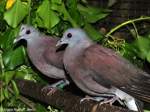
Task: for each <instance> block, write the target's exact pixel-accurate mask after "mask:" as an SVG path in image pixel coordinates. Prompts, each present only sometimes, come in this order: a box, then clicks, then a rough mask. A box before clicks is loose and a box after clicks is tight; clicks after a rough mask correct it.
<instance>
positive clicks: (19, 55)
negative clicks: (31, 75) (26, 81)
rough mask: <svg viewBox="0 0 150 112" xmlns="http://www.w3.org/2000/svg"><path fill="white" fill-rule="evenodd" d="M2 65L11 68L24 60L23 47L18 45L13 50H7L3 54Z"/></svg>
mask: <svg viewBox="0 0 150 112" xmlns="http://www.w3.org/2000/svg"><path fill="white" fill-rule="evenodd" d="M3 61H4V66H5V68H6V69H7V70H13V69H15V68H16V67H17V66H19V65H22V64H23V63H24V62H25V52H24V50H23V47H18V48H16V49H15V50H12V49H11V50H9V51H7V52H5V53H4V54H3Z"/></svg>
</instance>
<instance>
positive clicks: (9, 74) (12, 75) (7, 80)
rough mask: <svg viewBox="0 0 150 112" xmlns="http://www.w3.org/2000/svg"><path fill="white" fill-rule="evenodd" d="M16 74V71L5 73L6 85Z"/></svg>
mask: <svg viewBox="0 0 150 112" xmlns="http://www.w3.org/2000/svg"><path fill="white" fill-rule="evenodd" d="M14 75H15V72H14V71H7V72H5V73H4V80H5V84H6V85H8V83H9V82H10V81H11V80H12V78H13V77H14Z"/></svg>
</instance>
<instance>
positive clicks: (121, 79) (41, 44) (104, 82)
mask: <svg viewBox="0 0 150 112" xmlns="http://www.w3.org/2000/svg"><path fill="white" fill-rule="evenodd" d="M22 39H24V40H26V41H27V52H28V56H29V58H30V60H31V61H32V63H33V64H34V65H35V67H36V68H37V69H38V70H39V71H40V72H41V73H43V74H44V75H46V76H48V77H51V78H55V79H63V80H64V81H63V83H65V84H64V85H67V84H68V83H67V82H68V81H67V78H66V75H65V72H64V70H63V68H64V67H63V66H65V69H66V71H67V72H68V73H69V75H70V77H71V78H72V80H73V81H74V83H75V84H76V85H77V86H78V87H79V88H80V89H81V90H82V91H84V92H85V93H86V94H88V95H90V96H91V99H94V100H98V101H100V100H102V98H103V100H104V101H103V102H105V103H106V102H114V101H115V100H118V99H120V100H122V101H124V104H125V105H126V106H127V107H128V108H129V109H130V110H134V111H143V104H142V103H141V101H146V102H148V103H150V75H149V74H147V73H146V72H144V71H142V70H140V69H138V68H136V67H135V66H133V65H132V64H131V63H130V62H129V61H127V60H126V59H124V58H123V57H121V56H120V55H119V54H117V53H116V52H114V51H113V50H111V49H108V48H105V47H102V46H100V45H97V44H95V43H94V42H93V41H92V40H90V38H89V37H88V35H87V34H86V33H85V32H84V31H83V30H81V29H78V28H72V29H68V30H67V31H66V32H64V34H63V37H62V38H61V39H60V40H59V41H58V39H57V38H52V37H48V36H46V35H44V34H41V33H40V32H39V31H38V30H36V29H35V28H33V27H31V26H28V25H22V26H21V29H20V33H19V37H18V38H16V39H15V40H14V42H15V43H16V42H18V41H20V40H22ZM63 44H68V46H67V48H66V49H65V51H59V52H56V50H57V47H56V46H61V45H63ZM61 83H62V82H61ZM58 84H59V83H58ZM55 85H57V84H55ZM110 97H112V98H111V99H107V98H110ZM85 99H86V98H85ZM139 100H141V101H139Z"/></svg>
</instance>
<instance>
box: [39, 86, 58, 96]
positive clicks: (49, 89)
mask: <svg viewBox="0 0 150 112" xmlns="http://www.w3.org/2000/svg"><path fill="white" fill-rule="evenodd" d="M57 90H58V89H57V88H56V87H52V86H50V85H48V86H45V87H43V88H42V92H46V93H47V95H53V94H54V93H55V92H56V91H57Z"/></svg>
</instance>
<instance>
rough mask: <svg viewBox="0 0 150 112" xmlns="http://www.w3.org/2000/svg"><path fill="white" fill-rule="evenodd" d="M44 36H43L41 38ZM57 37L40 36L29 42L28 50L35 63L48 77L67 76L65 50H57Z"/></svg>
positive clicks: (58, 77)
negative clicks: (64, 67) (65, 71)
mask: <svg viewBox="0 0 150 112" xmlns="http://www.w3.org/2000/svg"><path fill="white" fill-rule="evenodd" d="M41 37H42V38H41ZM57 40H58V39H56V38H52V37H46V36H40V38H36V40H35V41H37V42H34V41H33V42H32V41H31V42H32V43H31V42H30V41H29V42H28V43H27V52H28V56H29V58H30V60H31V61H32V63H33V65H34V66H35V67H36V68H37V69H38V70H40V72H42V73H43V74H45V75H47V76H48V77H51V78H55V79H64V78H66V76H65V74H64V70H63V60H62V57H63V51H59V52H56V48H55V44H56V43H57Z"/></svg>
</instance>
